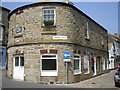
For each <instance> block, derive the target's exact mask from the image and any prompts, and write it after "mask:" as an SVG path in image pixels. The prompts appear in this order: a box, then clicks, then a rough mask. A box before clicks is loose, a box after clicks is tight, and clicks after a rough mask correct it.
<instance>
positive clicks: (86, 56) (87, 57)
mask: <svg viewBox="0 0 120 90" xmlns="http://www.w3.org/2000/svg"><path fill="white" fill-rule="evenodd" d="M87 59H88V63H87V68H88V72H87V73H85V72H84V74H89V73H90V64H89V62H90V60H89V56H88V55H85V56H84V61H85V60H87ZM84 64H85V62H84ZM84 64H83V65H84Z"/></svg>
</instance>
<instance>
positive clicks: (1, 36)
mask: <svg viewBox="0 0 120 90" xmlns="http://www.w3.org/2000/svg"><path fill="white" fill-rule="evenodd" d="M3 31H4V28H3V27H2V26H0V40H1V41H2V40H3Z"/></svg>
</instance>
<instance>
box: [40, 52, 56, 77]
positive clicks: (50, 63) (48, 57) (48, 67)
mask: <svg viewBox="0 0 120 90" xmlns="http://www.w3.org/2000/svg"><path fill="white" fill-rule="evenodd" d="M57 67H58V66H57V55H56V54H42V55H41V76H57V71H58V69H57Z"/></svg>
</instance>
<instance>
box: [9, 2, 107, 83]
mask: <svg viewBox="0 0 120 90" xmlns="http://www.w3.org/2000/svg"><path fill="white" fill-rule="evenodd" d="M107 37H108V36H107V30H106V29H104V28H103V27H102V26H100V25H99V24H98V23H96V22H95V21H94V20H92V19H91V18H90V17H88V16H87V15H86V14H84V13H83V12H82V11H80V10H79V9H77V8H76V7H75V6H73V5H71V4H69V3H65V2H39V3H35V4H30V5H26V6H23V7H20V8H17V9H15V10H13V11H12V12H11V13H10V15H9V35H8V51H7V52H8V72H7V75H8V77H10V78H13V79H20V80H26V81H31V82H39V83H65V82H66V64H65V56H68V55H66V54H65V52H69V54H70V59H69V62H68V73H67V74H68V83H74V82H79V81H81V80H84V79H87V78H91V77H93V76H95V75H100V74H102V73H105V72H106V71H107V60H108V47H107V43H108V39H107Z"/></svg>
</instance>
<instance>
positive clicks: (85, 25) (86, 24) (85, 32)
mask: <svg viewBox="0 0 120 90" xmlns="http://www.w3.org/2000/svg"><path fill="white" fill-rule="evenodd" d="M83 27H84V36H85V38H87V39H89V27H88V21H86V20H84V24H83Z"/></svg>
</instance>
